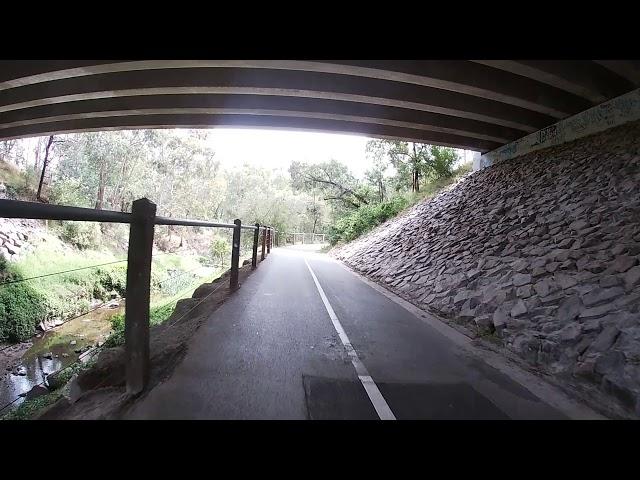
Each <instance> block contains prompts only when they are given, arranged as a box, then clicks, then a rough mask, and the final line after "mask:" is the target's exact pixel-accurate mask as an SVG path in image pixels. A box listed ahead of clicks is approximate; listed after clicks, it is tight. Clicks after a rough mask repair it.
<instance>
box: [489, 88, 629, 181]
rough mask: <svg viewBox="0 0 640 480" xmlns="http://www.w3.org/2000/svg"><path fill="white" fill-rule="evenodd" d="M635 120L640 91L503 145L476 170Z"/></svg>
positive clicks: (492, 152)
mask: <svg viewBox="0 0 640 480" xmlns="http://www.w3.org/2000/svg"><path fill="white" fill-rule="evenodd" d="M638 119H640V89H637V90H634V91H632V92H629V93H627V94H625V95H622V96H620V97H617V98H614V99H612V100H609V101H608V102H605V103H602V104H600V105H597V106H595V107H593V108H590V109H589V110H585V111H584V112H580V113H578V114H576V115H574V116H572V117H569V118H566V119H564V120H561V121H560V122H558V123H556V124H554V125H550V126H548V127H546V128H543V129H542V130H539V131H537V132H535V133H532V134H530V135H527V136H526V137H523V138H521V139H519V140H516V141H514V142H511V143H509V144H507V145H503V146H502V147H500V148H497V149H496V150H493V151H491V152H488V153H486V154H484V155H482V156H481V157H480V161H479V162H477V164H476V165H478V169H479V168H485V167H488V166H491V165H493V164H494V163H497V162H502V161H504V160H508V159H511V158H514V157H517V156H520V155H524V154H525V153H529V152H531V151H534V150H539V149H541V148H546V147H552V146H555V145H560V144H561V143H565V142H570V141H571V140H576V139H578V138H581V137H584V136H587V135H591V134H592V133H597V132H600V131H602V130H606V129H608V128H611V127H615V126H618V125H622V124H623V123H627V122H631V121H634V120H638Z"/></svg>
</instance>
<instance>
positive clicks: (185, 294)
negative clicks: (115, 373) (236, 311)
mask: <svg viewBox="0 0 640 480" xmlns="http://www.w3.org/2000/svg"><path fill="white" fill-rule="evenodd" d="M221 274H222V270H218V271H217V273H216V274H215V275H214V276H208V277H206V278H207V280H210V281H213V280H215V279H216V278H218V277H219V276H220V275H221ZM203 280H204V277H201V278H198V279H196V280H195V282H194V280H193V279H192V280H191V284H190V286H189V287H188V288H187V289H186V290H183V291H181V292H178V293H176V294H174V295H172V296H169V297H163V298H162V299H157V300H156V302H155V303H152V304H151V308H150V309H149V324H150V325H151V326H155V325H160V324H162V323H164V322H165V321H167V319H168V318H169V317H170V316H171V314H172V313H173V310H174V309H175V307H176V303H178V300H181V299H183V298H190V297H191V296H192V295H193V292H195V290H196V289H197V288H198V287H199V286H200V285H201V284H202V281H203ZM124 322H125V316H124V314H122V313H118V314H116V315H114V316H113V317H111V328H112V330H113V332H112V333H111V335H109V337H108V338H107V340H106V341H105V343H104V344H105V346H106V347H108V348H112V347H117V346H120V345H124Z"/></svg>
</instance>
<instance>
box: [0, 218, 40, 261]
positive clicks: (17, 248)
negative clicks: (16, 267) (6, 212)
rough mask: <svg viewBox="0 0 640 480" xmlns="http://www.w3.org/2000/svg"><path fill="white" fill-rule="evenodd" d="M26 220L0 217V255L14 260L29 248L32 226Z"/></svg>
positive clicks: (32, 233) (32, 232)
mask: <svg viewBox="0 0 640 480" xmlns="http://www.w3.org/2000/svg"><path fill="white" fill-rule="evenodd" d="M26 222H28V221H20V220H14V219H6V218H1V219H0V256H4V257H5V258H6V259H7V260H10V261H14V260H17V259H18V258H20V257H21V256H22V255H24V253H26V252H27V251H28V250H29V249H30V248H31V246H32V245H31V243H30V241H29V240H30V239H33V238H32V237H33V236H34V228H33V226H31V225H29V224H26Z"/></svg>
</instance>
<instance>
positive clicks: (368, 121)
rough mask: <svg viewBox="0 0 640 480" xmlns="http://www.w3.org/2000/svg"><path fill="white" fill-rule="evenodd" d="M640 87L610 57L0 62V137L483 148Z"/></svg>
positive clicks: (634, 72)
mask: <svg viewBox="0 0 640 480" xmlns="http://www.w3.org/2000/svg"><path fill="white" fill-rule="evenodd" d="M639 86H640V61H621V60H603V61H585V60H580V61H558V60H552V61H542V60H526V61H524V60H523V61H520V60H518V61H512V60H482V61H480V60H477V61H466V60H418V61H415V60H391V61H387V60H319V61H308V60H305V61H291V60H284V61H283V60H198V61H195V60H142V61H123V60H96V61H94V60H81V61H78V60H63V61H0V140H8V139H13V138H21V137H31V136H37V135H50V134H54V133H69V132H80V131H94V130H115V129H125V128H126V129H129V128H210V127H255V128H281V129H289V130H291V129H293V130H311V131H327V132H336V133H352V134H361V135H367V136H370V137H379V138H393V139H403V140H410V141H416V142H423V143H431V144H437V145H447V146H452V147H457V148H464V149H469V150H475V151H479V152H483V153H485V152H488V151H491V150H493V149H495V148H498V147H500V146H502V145H505V144H507V143H510V142H512V141H513V140H517V139H519V138H521V137H523V136H525V135H527V134H529V133H532V132H534V131H537V130H539V129H541V128H544V127H546V126H549V125H551V124H554V123H556V122H558V121H559V120H561V119H563V118H566V117H569V116H571V115H574V114H576V113H578V112H581V111H584V110H586V109H588V108H590V107H592V106H594V105H597V104H600V103H602V102H604V101H606V100H608V99H611V98H614V97H617V96H619V95H622V94H624V93H627V92H629V91H632V90H634V89H636V88H638V87H639Z"/></svg>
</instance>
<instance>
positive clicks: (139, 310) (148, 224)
mask: <svg viewBox="0 0 640 480" xmlns="http://www.w3.org/2000/svg"><path fill="white" fill-rule="evenodd" d="M131 215H132V220H131V225H130V226H129V251H128V254H127V262H128V263H127V289H126V302H125V322H124V339H125V359H126V363H125V370H126V382H127V393H129V394H132V395H137V394H139V393H140V392H142V390H144V388H145V386H146V385H147V382H148V381H149V301H150V283H151V257H152V255H153V227H154V223H155V216H156V205H155V204H154V203H152V202H150V201H149V200H147V199H146V198H141V199H139V200H136V201H134V202H133V205H132V209H131Z"/></svg>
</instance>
